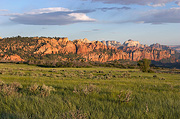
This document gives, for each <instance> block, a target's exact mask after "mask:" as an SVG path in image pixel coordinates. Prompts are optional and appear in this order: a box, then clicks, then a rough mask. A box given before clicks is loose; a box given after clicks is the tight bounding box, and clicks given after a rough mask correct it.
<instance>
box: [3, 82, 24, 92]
mask: <svg viewBox="0 0 180 119" xmlns="http://www.w3.org/2000/svg"><path fill="white" fill-rule="evenodd" d="M22 88H23V87H22V85H21V84H20V83H17V82H14V83H11V84H5V83H4V82H3V81H0V93H1V95H3V96H17V95H19V93H18V91H19V90H20V89H22Z"/></svg>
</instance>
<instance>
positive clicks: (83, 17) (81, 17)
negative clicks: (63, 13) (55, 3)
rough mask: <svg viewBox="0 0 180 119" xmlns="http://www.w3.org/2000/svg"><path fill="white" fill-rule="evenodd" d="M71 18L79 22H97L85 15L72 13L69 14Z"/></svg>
mask: <svg viewBox="0 0 180 119" xmlns="http://www.w3.org/2000/svg"><path fill="white" fill-rule="evenodd" d="M68 15H69V16H70V17H74V20H77V21H96V20H95V19H91V18H89V17H88V16H86V14H84V13H71V14H68Z"/></svg>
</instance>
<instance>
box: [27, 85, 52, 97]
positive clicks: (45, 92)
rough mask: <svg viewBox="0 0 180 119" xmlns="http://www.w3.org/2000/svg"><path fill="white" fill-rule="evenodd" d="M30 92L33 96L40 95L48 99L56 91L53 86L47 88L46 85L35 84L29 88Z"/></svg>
mask: <svg viewBox="0 0 180 119" xmlns="http://www.w3.org/2000/svg"><path fill="white" fill-rule="evenodd" d="M29 91H30V92H31V94H35V95H36V94H39V95H40V96H42V97H47V96H49V95H50V93H51V91H55V89H54V88H53V87H52V86H46V85H45V84H43V85H42V86H39V85H37V84H36V83H35V84H32V85H31V86H30V87H29Z"/></svg>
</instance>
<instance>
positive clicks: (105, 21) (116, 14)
mask: <svg viewBox="0 0 180 119" xmlns="http://www.w3.org/2000/svg"><path fill="white" fill-rule="evenodd" d="M0 6H1V7H0V37H3V38H5V37H13V36H18V35H20V36H25V37H34V36H39V37H41V36H45V37H68V38H69V40H75V39H83V38H87V39H89V40H91V41H94V40H99V41H101V40H106V41H107V40H110V41H112V40H116V41H119V42H121V43H123V42H125V41H127V40H129V39H132V40H135V41H139V42H140V43H141V44H147V45H150V44H153V43H160V44H162V45H180V0H0Z"/></svg>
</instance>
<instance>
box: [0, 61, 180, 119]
mask: <svg viewBox="0 0 180 119" xmlns="http://www.w3.org/2000/svg"><path fill="white" fill-rule="evenodd" d="M0 71H3V72H4V73H3V74H0V81H1V82H0V85H1V89H2V85H6V87H8V86H11V85H12V84H14V82H17V84H19V86H20V87H18V86H15V87H16V88H15V90H14V91H15V92H16V93H13V95H4V94H3V92H2V90H0V118H1V119H8V118H16V119H20V118H24V119H26V118H39V119H40V118H43V119H51V118H52V119H60V118H62V119H63V118H75V119H83V118H84V119H85V118H93V119H119V118H122V119H131V118H136V119H144V118H155V119H157V118H164V119H179V118H180V115H179V114H180V77H179V74H165V73H161V74H160V73H142V72H140V71H139V70H136V69H134V70H125V69H117V68H55V69H53V68H39V67H36V66H28V65H24V64H23V65H21V64H19V65H17V64H0ZM16 72H21V73H16ZM154 75H156V77H154ZM106 76H108V78H105V77H106ZM161 78H164V79H165V80H160V79H161ZM2 81H3V82H2ZM15 84H16V83H15ZM21 85H22V87H21ZM17 87H18V88H17ZM45 92H46V93H45Z"/></svg>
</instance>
